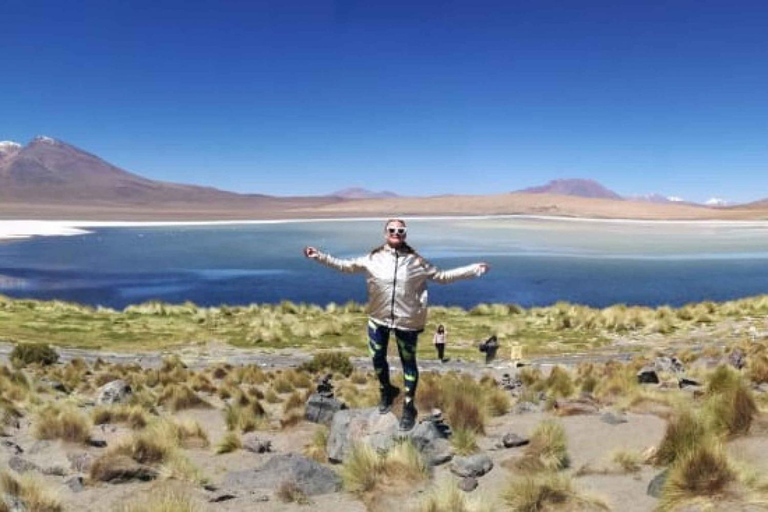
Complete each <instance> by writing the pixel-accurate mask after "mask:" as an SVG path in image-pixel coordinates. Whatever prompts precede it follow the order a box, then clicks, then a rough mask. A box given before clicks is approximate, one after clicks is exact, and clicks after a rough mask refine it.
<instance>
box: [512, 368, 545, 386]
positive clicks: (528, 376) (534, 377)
mask: <svg viewBox="0 0 768 512" xmlns="http://www.w3.org/2000/svg"><path fill="white" fill-rule="evenodd" d="M517 377H518V378H519V379H520V382H522V383H523V385H525V386H526V387H530V386H533V385H535V384H537V383H538V382H540V381H541V380H542V379H543V376H542V374H541V370H539V369H538V368H530V367H526V368H523V369H522V370H520V371H519V372H517Z"/></svg>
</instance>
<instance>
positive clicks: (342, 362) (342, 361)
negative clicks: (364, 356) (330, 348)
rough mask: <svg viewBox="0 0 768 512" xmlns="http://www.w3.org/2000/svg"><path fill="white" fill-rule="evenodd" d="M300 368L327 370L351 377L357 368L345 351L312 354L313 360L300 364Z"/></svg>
mask: <svg viewBox="0 0 768 512" xmlns="http://www.w3.org/2000/svg"><path fill="white" fill-rule="evenodd" d="M299 370H303V371H307V372H312V373H319V372H321V371H326V372H331V373H340V374H342V375H344V376H345V377H349V376H350V375H352V372H353V371H354V370H355V368H354V366H352V362H351V361H350V360H349V356H348V355H347V354H345V353H343V352H320V353H317V354H315V355H314V356H312V360H311V361H308V362H306V363H304V364H302V365H301V366H299Z"/></svg>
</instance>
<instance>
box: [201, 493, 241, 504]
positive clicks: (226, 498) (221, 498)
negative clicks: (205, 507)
mask: <svg viewBox="0 0 768 512" xmlns="http://www.w3.org/2000/svg"><path fill="white" fill-rule="evenodd" d="M235 498H237V496H235V495H234V494H232V493H228V492H222V493H220V494H217V495H216V496H213V497H212V498H211V499H209V500H208V501H209V502H210V503H221V502H222V501H229V500H234V499H235Z"/></svg>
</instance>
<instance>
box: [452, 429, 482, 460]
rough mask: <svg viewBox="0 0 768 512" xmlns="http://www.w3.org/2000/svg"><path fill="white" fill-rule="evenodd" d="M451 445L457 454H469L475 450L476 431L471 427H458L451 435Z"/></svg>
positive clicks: (476, 447) (476, 448)
mask: <svg viewBox="0 0 768 512" xmlns="http://www.w3.org/2000/svg"><path fill="white" fill-rule="evenodd" d="M450 441H451V446H453V449H454V450H455V451H456V453H457V454H459V455H470V454H472V453H475V452H477V450H478V446H477V433H475V431H474V430H472V429H467V428H459V429H456V430H454V431H453V435H451V439H450Z"/></svg>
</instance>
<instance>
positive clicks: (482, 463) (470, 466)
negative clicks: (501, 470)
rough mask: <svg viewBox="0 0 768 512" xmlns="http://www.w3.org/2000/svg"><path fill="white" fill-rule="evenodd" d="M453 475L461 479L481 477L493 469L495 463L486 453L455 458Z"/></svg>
mask: <svg viewBox="0 0 768 512" xmlns="http://www.w3.org/2000/svg"><path fill="white" fill-rule="evenodd" d="M450 469H451V473H453V474H454V475H457V476H461V477H468V476H471V477H475V478H477V477H480V476H483V475H484V474H486V473H488V472H489V471H490V470H492V469H493V461H492V460H491V458H490V457H489V456H488V455H487V454H485V453H476V454H474V455H470V456H468V457H454V458H453V462H451V468H450Z"/></svg>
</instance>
